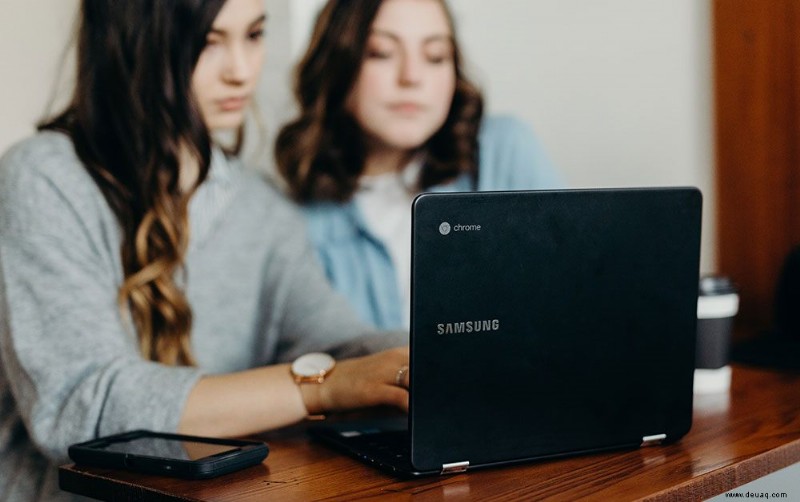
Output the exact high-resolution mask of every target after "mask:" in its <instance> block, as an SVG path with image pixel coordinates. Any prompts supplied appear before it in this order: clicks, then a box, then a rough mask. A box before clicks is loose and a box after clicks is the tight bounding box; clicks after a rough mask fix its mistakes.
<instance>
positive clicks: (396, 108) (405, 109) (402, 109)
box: [389, 101, 423, 115]
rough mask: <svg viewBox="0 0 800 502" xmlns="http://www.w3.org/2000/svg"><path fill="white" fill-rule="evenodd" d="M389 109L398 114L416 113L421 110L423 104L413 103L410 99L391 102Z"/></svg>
mask: <svg viewBox="0 0 800 502" xmlns="http://www.w3.org/2000/svg"><path fill="white" fill-rule="evenodd" d="M389 109H390V110H391V111H393V112H394V113H397V114H400V115H416V114H417V113H420V112H421V111H422V110H423V106H422V105H421V104H419V103H414V102H411V101H401V102H397V103H391V104H390V105H389Z"/></svg>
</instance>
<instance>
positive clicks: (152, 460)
mask: <svg viewBox="0 0 800 502" xmlns="http://www.w3.org/2000/svg"><path fill="white" fill-rule="evenodd" d="M68 453H69V457H70V458H71V459H72V460H73V461H74V462H75V463H76V464H83V465H91V466H96V467H108V468H114V469H129V470H132V471H138V472H144V473H147V474H161V475H164V476H174V477H178V478H187V479H208V478H213V477H216V476H219V475H221V474H227V473H229V472H233V471H237V470H239V469H244V468H245V467H250V466H251V465H256V464H259V463H261V462H262V461H263V460H264V459H265V458H267V454H268V453H269V447H268V446H267V444H266V443H262V442H259V441H244V440H238V439H219V438H208V437H200V436H186V435H183V434H167V433H163V432H152V431H146V430H136V431H131V432H124V433H122V434H115V435H113V436H106V437H101V438H98V439H93V440H91V441H86V442H84V443H78V444H74V445H72V446H70V447H69V450H68Z"/></svg>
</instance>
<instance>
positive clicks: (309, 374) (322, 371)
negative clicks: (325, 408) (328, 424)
mask: <svg viewBox="0 0 800 502" xmlns="http://www.w3.org/2000/svg"><path fill="white" fill-rule="evenodd" d="M335 366H336V360H335V359H334V358H332V357H331V356H329V355H328V354H324V353H322V352H312V353H310V354H304V355H302V356H300V357H298V358H297V359H295V360H294V362H293V363H292V366H291V367H290V368H289V372H290V373H291V374H292V378H294V381H295V383H297V384H298V385H301V384H307V383H313V384H321V383H322V382H324V381H325V378H327V376H328V375H330V374H331V371H333V368H334V367H335ZM300 393H301V394H302V393H303V390H302V388H301V389H300ZM306 411H308V410H306ZM306 419H307V420H325V415H321V414H317V415H308V416H306Z"/></svg>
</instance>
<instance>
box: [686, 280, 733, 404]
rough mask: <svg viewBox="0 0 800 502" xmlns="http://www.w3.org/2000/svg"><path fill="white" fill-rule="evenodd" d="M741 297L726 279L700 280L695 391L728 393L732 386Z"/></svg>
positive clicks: (701, 392)
mask: <svg viewBox="0 0 800 502" xmlns="http://www.w3.org/2000/svg"><path fill="white" fill-rule="evenodd" d="M738 311H739V294H738V293H737V291H736V287H735V286H734V285H733V283H732V282H731V280H730V279H729V278H727V277H722V276H705V277H702V278H701V279H700V284H699V288H698V296H697V345H696V352H695V372H694V392H695V393H698V394H704V393H713V392H722V391H726V390H727V389H728V388H729V387H730V383H731V367H730V364H729V363H730V359H729V356H730V346H731V337H732V334H733V321H734V318H735V317H736V314H737V312H738Z"/></svg>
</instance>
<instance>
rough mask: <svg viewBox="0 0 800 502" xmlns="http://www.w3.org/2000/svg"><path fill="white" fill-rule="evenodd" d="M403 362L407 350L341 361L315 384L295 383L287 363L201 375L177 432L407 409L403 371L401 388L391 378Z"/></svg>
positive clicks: (235, 429) (253, 428)
mask: <svg viewBox="0 0 800 502" xmlns="http://www.w3.org/2000/svg"><path fill="white" fill-rule="evenodd" d="M403 365H408V349H393V350H387V351H385V352H381V353H378V354H373V355H371V356H366V357H361V358H357V359H346V360H341V361H339V362H337V364H336V367H335V368H334V370H333V372H331V374H330V376H329V377H328V378H326V379H325V382H323V383H322V384H319V385H317V384H304V385H300V386H298V385H297V384H296V383H295V382H294V380H293V379H292V377H291V376H290V373H289V365H288V364H279V365H274V366H266V367H263V368H256V369H253V370H249V371H242V372H238V373H231V374H227V375H216V376H208V377H204V378H202V379H201V380H200V381H199V382H198V383H197V385H196V386H195V387H194V389H193V390H192V392H191V394H190V395H189V399H188V401H187V402H186V407H185V409H184V412H183V416H182V417H181V422H180V426H179V428H178V430H179V431H180V432H182V433H184V434H195V435H201V436H203V435H205V436H243V435H249V434H252V433H255V432H259V431H263V430H265V429H273V428H277V427H280V426H283V425H288V424H291V423H294V422H297V421H298V420H300V419H302V418H304V417H305V416H306V415H308V414H311V415H315V414H319V413H327V412H331V411H339V410H346V409H354V408H365V407H368V406H377V405H390V406H396V407H398V408H402V409H404V410H406V411H407V410H408V392H407V391H406V389H405V388H407V387H408V374H407V373H406V375H405V376H406V379H405V381H404V382H403V386H404V387H405V388H402V387H398V386H396V385H395V381H394V378H395V376H396V375H397V369H398V368H400V367H401V366H403ZM276 403H280V404H279V405H277V406H276ZM232 410H233V411H232Z"/></svg>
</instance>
